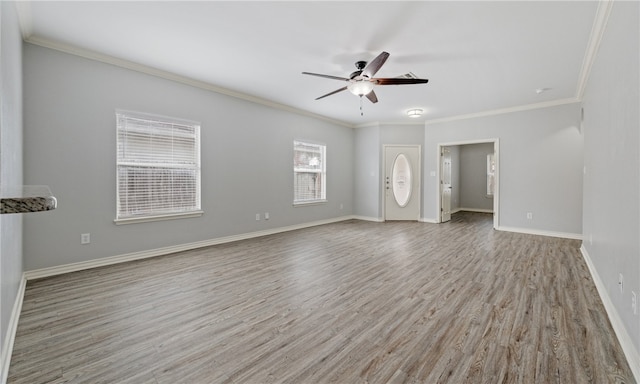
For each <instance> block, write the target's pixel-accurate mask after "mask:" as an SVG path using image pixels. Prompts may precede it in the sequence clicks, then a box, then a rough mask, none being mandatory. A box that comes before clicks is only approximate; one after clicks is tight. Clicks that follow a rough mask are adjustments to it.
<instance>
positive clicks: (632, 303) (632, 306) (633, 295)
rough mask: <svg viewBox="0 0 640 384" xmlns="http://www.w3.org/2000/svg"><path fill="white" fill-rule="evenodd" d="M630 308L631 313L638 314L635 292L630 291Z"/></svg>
mask: <svg viewBox="0 0 640 384" xmlns="http://www.w3.org/2000/svg"><path fill="white" fill-rule="evenodd" d="M631 309H633V314H634V315H637V314H638V300H637V299H636V293H635V292H634V291H631Z"/></svg>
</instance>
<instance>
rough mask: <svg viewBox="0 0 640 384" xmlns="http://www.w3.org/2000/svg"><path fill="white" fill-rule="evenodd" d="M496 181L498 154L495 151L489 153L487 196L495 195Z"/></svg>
mask: <svg viewBox="0 0 640 384" xmlns="http://www.w3.org/2000/svg"><path fill="white" fill-rule="evenodd" d="M495 182H496V156H495V154H494V153H490V154H488V155H487V196H488V197H493V191H495Z"/></svg>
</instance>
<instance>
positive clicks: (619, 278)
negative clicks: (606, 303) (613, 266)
mask: <svg viewBox="0 0 640 384" xmlns="http://www.w3.org/2000/svg"><path fill="white" fill-rule="evenodd" d="M618 286H619V287H620V293H624V276H622V273H621V274H620V275H619V276H618Z"/></svg>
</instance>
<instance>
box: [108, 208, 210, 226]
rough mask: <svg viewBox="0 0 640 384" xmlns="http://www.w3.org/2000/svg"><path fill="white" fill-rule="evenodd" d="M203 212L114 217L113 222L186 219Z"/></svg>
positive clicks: (131, 222)
mask: <svg viewBox="0 0 640 384" xmlns="http://www.w3.org/2000/svg"><path fill="white" fill-rule="evenodd" d="M203 214H204V211H192V212H186V213H172V214H170V215H153V216H144V217H127V218H123V219H114V220H113V222H114V223H115V224H116V225H125V224H136V223H149V222H152V221H164V220H175V219H188V218H192V217H200V216H202V215H203Z"/></svg>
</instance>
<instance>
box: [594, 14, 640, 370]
mask: <svg viewBox="0 0 640 384" xmlns="http://www.w3.org/2000/svg"><path fill="white" fill-rule="evenodd" d="M639 7H640V5H639V3H638V2H617V1H616V2H614V3H613V9H612V11H611V15H610V17H609V21H608V23H607V27H606V30H605V34H604V36H603V39H602V42H601V45H600V48H599V51H598V54H597V59H596V61H595V63H594V65H593V67H592V70H591V76H590V78H589V82H588V83H587V87H586V89H585V95H584V99H583V100H584V116H585V117H584V138H585V139H584V140H585V143H584V145H585V156H584V165H585V170H586V174H585V176H584V205H583V210H584V213H583V215H584V221H583V226H584V242H583V246H584V247H585V249H586V250H587V253H588V255H589V257H590V259H591V260H592V262H593V264H594V267H595V269H596V271H597V274H598V276H599V277H600V279H601V280H602V282H603V284H604V285H605V287H606V290H607V291H608V293H609V298H610V299H611V302H612V304H613V305H614V306H615V308H616V311H617V313H618V315H619V317H620V318H621V319H622V322H623V324H624V327H625V329H626V330H627V332H628V334H629V335H630V336H631V338H632V342H633V345H634V346H635V349H636V352H637V351H640V320H638V319H639V317H638V316H634V315H633V312H632V310H631V291H635V292H636V294H637V295H640V244H639V241H640V204H639V197H638V196H640V175H639V173H638V172H639V171H640V150H639V148H640V137H639V136H640V135H639V133H638V132H639V131H640V113H639V111H638V108H639V105H640V97H639V96H638V92H639V90H640V80H639V79H640V76H639V71H640V69H639V68H640V63H639V60H638V58H639V57H640V52H639V46H640V41H639V40H640V39H639V37H638V36H639V35H640V30H639V28H640V27H639V25H640V20H639V16H638V15H639V13H640V12H639ZM619 273H623V275H624V281H625V283H624V285H625V289H624V293H620V290H619V288H618V274H619ZM632 363H633V362H632ZM635 364H636V366H637V364H638V362H635Z"/></svg>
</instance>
